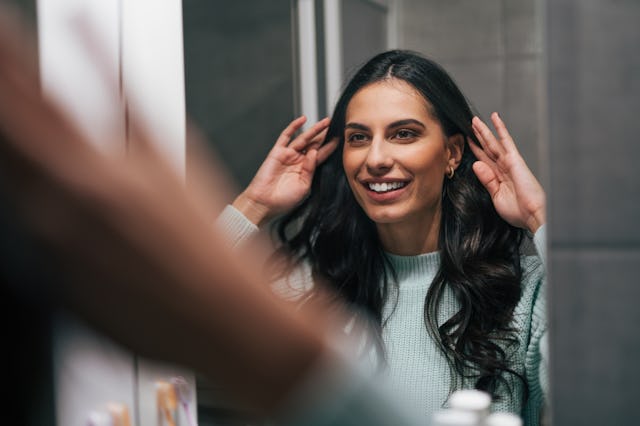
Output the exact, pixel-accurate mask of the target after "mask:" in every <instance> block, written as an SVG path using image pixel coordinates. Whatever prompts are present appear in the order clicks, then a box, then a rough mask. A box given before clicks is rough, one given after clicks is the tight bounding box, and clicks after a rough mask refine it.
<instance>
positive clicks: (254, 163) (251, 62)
mask: <svg viewBox="0 0 640 426" xmlns="http://www.w3.org/2000/svg"><path fill="white" fill-rule="evenodd" d="M183 21H184V59H185V91H186V103H187V112H188V113H189V115H190V117H191V118H192V119H193V120H194V121H195V122H196V124H197V125H198V126H199V127H200V128H201V129H202V130H203V131H204V132H205V135H206V136H207V139H208V140H209V141H211V144H212V145H213V147H214V150H215V152H216V154H217V155H218V156H219V157H220V159H221V160H222V163H223V164H225V165H226V166H227V167H228V169H229V172H230V173H231V175H232V177H233V178H234V179H235V181H236V182H238V186H239V188H244V187H245V186H246V185H247V184H248V183H249V181H250V180H251V178H252V177H253V175H254V174H255V172H256V171H257V170H258V167H259V166H260V164H262V161H263V160H264V158H265V157H266V155H267V153H268V152H269V150H270V149H271V147H272V146H273V143H274V142H275V140H276V139H277V137H278V135H279V134H280V132H281V131H282V129H284V127H285V126H286V125H287V124H288V123H289V121H291V120H292V119H293V118H294V105H295V102H294V75H293V64H294V55H293V38H292V36H293V32H294V30H293V26H292V20H291V4H290V2H289V1H275V2H265V1H262V0H244V1H240V2H224V6H221V4H220V3H219V2H212V1H209V0H184V2H183ZM187 150H188V151H189V147H187ZM187 170H189V167H187Z"/></svg>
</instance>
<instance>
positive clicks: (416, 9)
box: [398, 0, 547, 180]
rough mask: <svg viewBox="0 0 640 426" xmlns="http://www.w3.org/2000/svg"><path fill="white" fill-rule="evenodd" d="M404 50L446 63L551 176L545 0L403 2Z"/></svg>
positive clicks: (482, 110)
mask: <svg viewBox="0 0 640 426" xmlns="http://www.w3.org/2000/svg"><path fill="white" fill-rule="evenodd" d="M398 9H399V14H398V28H399V32H400V34H399V35H398V40H399V47H401V48H406V49H411V50H416V51H418V52H421V53H423V54H425V55H427V56H429V57H431V58H433V59H435V60H436V61H438V62H440V63H441V64H442V65H443V66H444V67H445V68H446V69H447V70H448V71H449V72H450V73H451V75H452V76H453V77H454V79H455V80H456V81H457V82H458V83H459V85H460V86H461V88H462V90H463V92H464V93H465V95H466V96H467V97H468V98H469V99H470V100H471V102H472V104H473V105H474V106H475V107H476V109H477V111H478V113H479V114H480V116H481V117H483V118H488V117H489V114H490V113H491V112H493V111H498V112H500V114H501V116H502V117H503V119H504V120H505V121H506V123H507V125H508V127H509V129H510V131H511V133H512V135H513V136H514V138H515V139H516V142H517V144H518V147H519V148H520V151H521V152H522V154H523V156H524V157H525V159H526V160H527V162H528V164H529V165H530V167H531V169H532V170H533V171H534V173H536V174H537V175H538V176H539V177H540V178H541V179H543V180H544V179H545V176H546V175H547V170H546V168H545V166H546V163H545V162H544V161H543V160H542V159H543V158H544V157H545V156H546V152H547V151H546V143H545V141H544V136H545V133H544V132H542V131H541V128H543V126H544V122H543V119H544V118H543V117H542V114H541V111H542V107H543V104H544V102H545V98H544V73H543V72H542V60H543V56H542V54H543V49H542V39H543V37H542V15H543V11H542V0H518V1H513V0H483V1H477V0H400V6H399V8H398Z"/></svg>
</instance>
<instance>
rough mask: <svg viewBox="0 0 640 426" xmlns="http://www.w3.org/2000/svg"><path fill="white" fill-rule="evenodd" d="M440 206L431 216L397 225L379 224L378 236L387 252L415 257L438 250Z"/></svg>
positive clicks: (377, 226) (422, 216) (421, 216)
mask: <svg viewBox="0 0 640 426" xmlns="http://www.w3.org/2000/svg"><path fill="white" fill-rule="evenodd" d="M439 207H440V206H438V208H437V209H435V211H434V212H433V214H430V215H427V216H425V215H420V217H418V218H415V219H414V220H405V221H402V222H397V223H378V224H376V228H377V229H378V235H379V236H380V241H381V243H382V247H383V248H384V249H385V251H386V252H388V253H392V254H397V255H400V256H415V255H418V254H423V253H431V252H434V251H436V250H437V249H438V238H439V234H440V216H441V213H440V208H439Z"/></svg>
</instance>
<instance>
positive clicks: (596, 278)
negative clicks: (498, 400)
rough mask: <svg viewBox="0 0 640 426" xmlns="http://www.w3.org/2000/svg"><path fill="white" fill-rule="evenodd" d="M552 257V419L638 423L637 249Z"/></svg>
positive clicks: (639, 257)
mask: <svg viewBox="0 0 640 426" xmlns="http://www.w3.org/2000/svg"><path fill="white" fill-rule="evenodd" d="M552 257H553V260H552V262H551V273H552V278H553V286H551V289H550V290H551V291H550V298H551V312H550V317H551V322H552V324H553V328H552V339H551V344H552V359H551V377H552V380H553V396H554V398H553V402H554V424H555V425H632V424H640V411H639V410H637V398H638V395H639V392H638V383H640V369H639V368H637V365H636V364H637V361H638V360H640V332H639V331H638V327H639V326H640V306H639V305H638V300H640V285H638V272H637V271H638V268H637V267H638V265H640V250H637V251H624V250H621V251H610V250H604V251H601V250H597V251H580V252H576V251H561V250H556V251H555V252H554V253H553V256H552Z"/></svg>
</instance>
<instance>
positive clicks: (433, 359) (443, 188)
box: [221, 51, 546, 424]
mask: <svg viewBox="0 0 640 426" xmlns="http://www.w3.org/2000/svg"><path fill="white" fill-rule="evenodd" d="M491 119H492V122H493V124H494V127H495V128H496V130H497V133H498V139H496V138H495V137H494V135H493V133H492V132H491V131H490V130H489V129H488V127H487V126H486V125H485V124H484V123H483V122H482V121H481V120H480V119H478V118H477V117H474V116H473V114H472V112H471V109H470V107H469V105H468V103H467V102H466V100H465V98H464V96H463V95H462V93H461V92H460V90H459V89H458V88H457V87H456V85H455V83H454V82H453V81H452V79H451V78H450V77H449V76H448V75H447V73H446V72H445V71H444V70H443V69H442V68H441V67H440V66H438V65H437V64H435V63H434V62H432V61H430V60H427V59H425V58H422V57H420V56H419V55H417V54H414V53H411V52H405V51H390V52H386V53H382V54H380V55H378V56H376V57H374V58H373V59H371V60H370V61H369V62H368V63H367V64H365V65H364V66H363V67H362V68H361V69H360V70H359V71H358V72H357V73H356V74H355V76H354V77H353V79H352V80H351V81H350V82H349V84H348V85H347V87H346V89H345V90H344V93H343V94H342V96H341V97H340V99H339V100H338V103H337V105H336V108H335V111H334V114H333V118H332V120H331V122H330V124H329V123H328V121H327V120H326V119H325V120H322V121H320V122H319V123H317V124H316V125H315V126H313V127H311V128H310V129H309V130H308V131H306V132H304V133H302V134H301V135H300V136H299V137H297V138H295V139H294V140H293V141H291V138H292V135H293V134H294V133H295V131H296V130H297V129H299V128H300V127H301V125H302V124H303V122H304V119H297V120H294V121H293V122H292V123H291V124H290V125H289V127H288V128H287V129H286V130H285V131H284V132H283V134H282V136H281V138H280V139H279V140H278V142H276V145H275V147H274V148H273V150H272V151H271V153H270V154H269V156H268V157H267V159H266V160H265V163H264V164H263V165H262V167H261V168H260V170H259V171H258V173H257V174H256V176H255V178H254V179H253V181H252V182H251V183H250V185H249V186H248V187H247V189H246V190H245V191H244V192H243V193H242V194H241V195H240V196H239V197H238V198H237V199H236V200H235V201H234V204H233V208H232V207H228V208H227V209H226V210H225V212H224V213H223V215H222V217H221V224H222V226H224V227H226V228H227V229H230V230H233V231H232V234H233V235H234V237H235V238H236V240H237V242H240V241H243V240H245V239H246V238H248V237H249V236H250V235H252V234H253V233H254V232H255V231H256V229H257V228H256V227H255V226H254V225H258V226H259V225H262V224H263V223H265V222H266V221H267V220H268V219H270V218H272V217H273V216H275V215H277V214H281V213H285V215H284V216H283V217H282V218H281V219H280V220H279V222H278V225H277V230H278V236H279V238H280V240H281V242H282V246H281V247H280V249H279V251H280V252H283V253H285V254H288V255H289V256H290V257H291V258H292V259H293V262H294V264H293V265H289V266H296V265H297V266H298V268H296V270H295V271H293V269H292V268H287V270H286V271H283V272H282V273H283V274H284V275H288V277H287V279H288V282H289V284H290V285H291V286H292V287H293V288H294V289H298V290H299V289H302V290H303V292H304V294H305V295H308V296H309V297H314V295H315V293H316V292H317V289H318V286H317V285H314V284H315V283H317V282H319V281H323V282H326V283H327V284H328V285H329V286H330V287H331V288H332V289H334V290H335V292H336V294H337V295H338V296H339V297H340V298H341V299H343V300H345V301H346V302H347V303H348V304H349V305H351V306H354V307H356V308H358V309H360V310H362V311H364V312H366V313H368V314H369V318H371V319H372V320H373V322H374V324H375V325H376V326H377V336H378V337H379V338H380V340H381V341H382V343H383V349H384V351H383V354H384V356H385V359H386V364H387V366H388V368H387V370H386V371H387V374H388V375H389V379H390V382H391V383H392V386H393V387H394V389H395V390H397V391H399V392H405V394H406V398H407V399H408V400H409V402H410V403H411V404H412V405H414V406H416V407H418V408H419V409H421V410H422V412H423V413H424V415H425V416H430V415H431V413H432V412H433V411H434V410H436V409H438V408H440V407H441V406H442V405H443V403H444V402H445V401H446V399H447V396H448V395H449V393H450V392H451V391H452V390H454V389H457V388H462V387H475V388H478V389H481V390H485V391H487V392H489V393H491V394H492V396H493V397H494V409H499V410H508V411H513V412H517V413H519V414H521V415H522V416H523V417H524V419H525V422H526V423H527V424H536V423H537V422H538V420H539V412H540V407H541V405H542V401H543V393H544V388H545V386H546V385H545V381H546V380H545V371H544V360H543V357H542V356H541V352H540V347H539V345H540V343H541V341H543V340H544V339H543V337H544V335H545V332H546V318H545V308H544V303H545V302H544V295H543V291H544V288H543V285H542V284H543V275H544V271H543V268H542V266H541V264H540V262H539V261H538V259H537V258H531V257H523V256H521V246H522V242H523V239H524V237H525V234H526V232H527V231H529V232H530V233H531V234H535V240H536V242H537V243H539V244H537V245H538V248H539V250H541V249H543V246H544V244H542V243H541V242H542V241H543V238H544V230H543V229H542V230H541V229H540V228H541V226H542V225H543V224H544V221H545V216H544V212H545V195H544V191H543V190H542V188H541V186H540V185H539V183H538V182H537V181H536V179H535V177H534V176H533V175H532V174H531V172H530V171H529V169H528V168H527V166H526V164H525V163H524V161H523V159H522V157H521V156H520V154H519V153H518V151H517V149H516V148H515V145H514V143H513V141H512V139H511V137H510V136H509V133H508V131H507V129H506V127H505V126H504V123H503V122H502V121H501V120H500V118H499V117H498V115H497V114H496V113H494V114H493V115H492V116H491ZM327 125H328V129H327V131H326V135H324V134H323V131H324V128H325V127H326V126H327ZM323 138H324V140H325V141H326V142H325V143H324V144H322V145H321V144H320V141H321V139H323ZM289 141H291V142H290V143H289ZM336 147H337V149H336ZM292 271H293V272H292ZM305 300H306V299H305Z"/></svg>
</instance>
